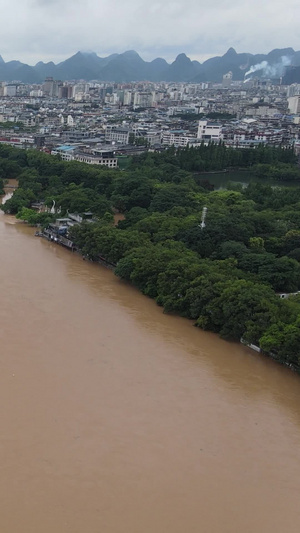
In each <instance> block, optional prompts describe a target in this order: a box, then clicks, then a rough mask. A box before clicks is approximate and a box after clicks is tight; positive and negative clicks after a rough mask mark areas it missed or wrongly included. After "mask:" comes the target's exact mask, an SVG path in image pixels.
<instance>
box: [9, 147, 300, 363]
mask: <svg viewBox="0 0 300 533" xmlns="http://www.w3.org/2000/svg"><path fill="white" fill-rule="evenodd" d="M229 166H230V167H232V168H235V167H239V168H240V167H245V168H250V169H252V171H253V174H256V176H257V179H258V180H260V181H258V182H257V183H255V182H253V183H251V184H250V185H249V186H248V187H247V188H244V189H243V188H241V187H240V186H232V187H230V188H229V189H228V190H223V191H211V190H210V189H211V187H210V185H209V184H208V183H207V182H205V181H203V180H202V179H201V174H199V172H201V171H204V170H205V171H207V170H219V169H222V168H224V167H229ZM265 175H272V176H273V177H274V176H275V178H276V179H278V184H279V186H278V187H275V188H272V187H270V186H269V185H266V184H265V183H264V181H263V177H264V176H265ZM0 176H2V178H3V179H5V178H7V177H18V179H19V189H18V190H17V191H16V192H15V193H14V196H13V197H12V199H11V200H9V201H8V202H7V203H6V204H5V205H4V206H3V210H4V211H5V212H11V213H16V214H17V216H18V217H20V218H23V219H25V220H28V221H29V222H31V223H34V222H38V221H41V222H42V221H43V218H47V217H48V218H49V215H48V214H44V213H42V214H40V215H39V214H37V213H35V212H34V211H32V210H31V209H30V206H31V204H32V203H33V202H35V201H41V200H43V201H45V203H46V204H47V205H49V206H50V205H52V203H53V200H55V202H56V206H60V208H61V214H60V215H59V216H60V217H61V216H63V215H64V214H65V213H67V211H68V210H69V211H70V212H85V211H92V212H93V213H94V214H95V217H96V219H97V221H96V222H95V223H84V224H82V225H78V226H75V227H74V228H73V230H72V235H71V237H72V238H73V239H74V240H75V242H76V244H77V246H78V247H79V249H80V250H81V251H82V253H83V254H84V255H85V256H88V257H89V258H90V259H92V260H97V259H98V258H99V256H102V257H105V258H106V259H107V260H108V261H109V262H111V263H115V264H117V267H116V274H117V275H118V276H119V277H120V278H122V279H124V280H126V281H129V282H130V283H132V284H134V285H135V286H136V287H138V288H139V289H140V290H141V291H142V292H143V293H144V294H146V295H148V296H150V297H151V298H154V299H155V300H156V301H157V303H158V304H159V305H161V306H163V307H164V309H165V311H166V312H174V313H177V314H180V315H182V316H184V317H187V318H190V319H193V320H194V322H195V324H196V325H197V326H199V327H201V328H204V329H209V330H211V331H214V332H217V333H219V334H220V335H221V336H222V337H224V338H228V339H237V340H239V339H240V338H241V337H243V338H244V339H245V340H246V341H248V342H253V343H256V344H259V345H260V346H261V348H262V349H263V350H264V351H266V352H268V353H272V354H273V357H275V358H277V359H279V360H280V361H282V362H287V363H288V364H292V365H294V366H296V367H298V366H300V365H299V362H300V361H299V341H300V297H299V296H297V295H296V296H291V297H289V298H288V299H281V298H280V297H279V296H278V294H277V293H280V292H288V293H294V292H297V291H298V290H300V265H299V262H300V187H299V182H298V180H299V178H300V175H299V169H298V167H297V165H296V158H295V155H294V153H293V151H292V150H283V149H279V148H269V147H259V148H257V149H253V150H235V149H229V148H225V147H224V146H222V145H220V146H217V145H210V146H207V147H205V146H201V147H199V148H197V149H188V148H187V149H182V150H178V151H175V150H174V149H169V150H167V151H165V152H164V153H162V154H155V153H145V154H143V155H142V156H139V157H137V158H134V159H133V160H132V161H131V164H130V165H129V167H128V169H127V171H126V172H124V171H118V170H109V169H106V168H99V167H95V166H89V165H85V164H81V163H78V162H71V163H66V162H62V161H60V160H59V159H58V158H56V157H51V156H47V155H45V154H43V153H39V152H37V151H21V150H17V149H12V148H10V147H7V146H5V145H1V146H0ZM212 179H213V176H212ZM284 179H294V180H295V187H293V188H286V187H285V188H281V187H280V180H284ZM204 206H206V207H207V209H208V211H207V218H206V226H205V227H204V228H201V227H200V223H201V215H202V209H203V207H204ZM116 209H117V210H118V211H120V212H123V213H124V214H125V220H124V221H122V222H119V224H118V226H117V227H115V226H114V225H113V215H112V213H113V212H114V211H115V210H116Z"/></svg>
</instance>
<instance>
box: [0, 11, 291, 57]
mask: <svg viewBox="0 0 300 533" xmlns="http://www.w3.org/2000/svg"><path fill="white" fill-rule="evenodd" d="M0 10H1V35H0V54H2V55H3V57H4V59H5V60H6V61H7V60H10V59H16V58H17V59H21V60H22V61H27V62H28V63H30V64H32V63H35V62H36V61H38V60H39V59H43V60H51V59H53V60H54V61H55V62H58V61H60V60H63V59H64V58H66V57H68V56H69V55H71V54H73V53H74V52H76V51H77V50H80V49H84V50H87V49H89V50H94V51H95V52H97V53H98V54H99V55H106V54H109V53H112V52H122V51H124V50H128V49H135V50H137V51H138V52H139V53H140V54H141V55H142V57H144V58H145V59H152V58H154V57H157V56H163V57H166V58H167V59H169V60H172V59H174V58H175V56H176V55H177V54H178V53H180V52H186V53H187V54H188V55H189V56H190V57H192V58H193V59H199V60H203V59H206V58H207V57H210V56H213V55H218V54H223V53H224V52H225V51H226V50H227V48H229V47H230V46H234V47H235V48H236V49H237V51H239V52H252V53H257V52H268V51H270V50H271V49H272V48H281V47H286V46H292V47H294V48H295V49H299V48H300V43H299V40H298V37H297V35H298V21H299V19H300V3H299V0H290V2H289V7H288V9H287V8H286V6H285V5H284V4H282V2H281V1H279V0H264V2H261V1H260V0H252V2H248V0H240V2H236V0H214V2H211V3H210V4H209V3H207V1H206V0H185V2H183V1H178V0H152V2H150V1H149V0H127V1H126V2H125V1H124V0H85V1H84V2H83V1H82V0H22V2H20V0H11V1H10V2H9V3H7V1H6V0H0Z"/></svg>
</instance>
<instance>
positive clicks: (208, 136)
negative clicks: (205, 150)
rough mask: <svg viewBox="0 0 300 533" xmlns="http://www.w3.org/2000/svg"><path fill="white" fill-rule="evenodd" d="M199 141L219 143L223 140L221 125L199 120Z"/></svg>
mask: <svg viewBox="0 0 300 533" xmlns="http://www.w3.org/2000/svg"><path fill="white" fill-rule="evenodd" d="M197 139H199V140H200V141H204V142H205V141H206V142H208V141H213V142H216V143H218V142H219V141H221V140H222V139H223V135H222V126H221V124H216V123H214V122H208V121H207V120H199V125H198V133H197Z"/></svg>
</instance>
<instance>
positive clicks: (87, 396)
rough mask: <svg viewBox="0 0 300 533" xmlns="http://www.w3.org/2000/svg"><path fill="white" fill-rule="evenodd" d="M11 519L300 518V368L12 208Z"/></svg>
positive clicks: (142, 526)
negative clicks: (92, 258) (160, 300)
mask: <svg viewBox="0 0 300 533" xmlns="http://www.w3.org/2000/svg"><path fill="white" fill-rule="evenodd" d="M0 243H1V248H0V253H1V277H0V283H1V308H0V312H1V319H0V325H1V344H0V346H1V351H0V360H1V372H0V396H1V402H0V420H1V437H0V439H1V441H0V450H1V476H0V531H1V533H65V532H66V533H69V532H70V533H71V532H72V533H169V532H170V533H185V532H186V533H199V532H203V533H204V532H205V533H206V532H207V533H235V532H239V533H283V532H284V533H298V532H299V530H300V505H299V495H300V401H299V398H300V377H299V376H297V375H295V374H293V373H292V372H290V371H288V370H287V369H285V368H283V367H280V366H278V365H276V364H275V363H274V362H272V361H270V360H268V359H265V358H263V357H261V356H259V355H258V354H256V353H252V352H251V351H250V350H248V349H247V348H245V347H243V346H240V345H238V344H231V343H227V342H224V341H222V340H221V339H219V338H218V337H217V336H216V335H213V334H210V333H207V332H202V331H199V330H197V329H196V328H194V327H193V326H192V324H191V323H190V322H189V321H187V320H184V319H182V318H177V317H171V316H167V315H164V314H163V313H162V310H161V309H160V308H159V307H157V306H156V305H155V303H154V302H153V301H151V300H150V299H148V298H146V297H145V296H142V295H141V294H139V293H138V292H137V291H136V290H134V289H133V288H132V287H130V286H128V285H126V284H124V283H122V282H120V281H119V280H118V279H117V278H116V277H114V275H113V273H112V272H110V271H109V270H106V269H105V268H104V267H101V266H98V265H94V264H91V263H89V262H86V261H83V260H82V259H81V258H80V257H79V256H77V255H75V254H72V253H71V252H69V251H67V250H64V249H63V248H61V247H58V246H57V245H55V244H52V243H49V242H47V241H45V240H43V239H40V238H36V237H34V229H32V228H29V227H27V226H26V225H23V224H20V223H17V224H16V223H15V220H14V219H13V218H11V217H8V216H5V215H0Z"/></svg>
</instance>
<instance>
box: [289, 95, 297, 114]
mask: <svg viewBox="0 0 300 533" xmlns="http://www.w3.org/2000/svg"><path fill="white" fill-rule="evenodd" d="M288 106H289V112H290V113H292V115H297V114H298V113H300V96H290V98H288Z"/></svg>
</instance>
